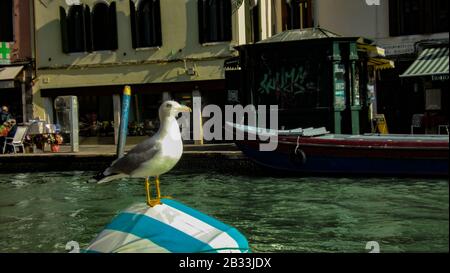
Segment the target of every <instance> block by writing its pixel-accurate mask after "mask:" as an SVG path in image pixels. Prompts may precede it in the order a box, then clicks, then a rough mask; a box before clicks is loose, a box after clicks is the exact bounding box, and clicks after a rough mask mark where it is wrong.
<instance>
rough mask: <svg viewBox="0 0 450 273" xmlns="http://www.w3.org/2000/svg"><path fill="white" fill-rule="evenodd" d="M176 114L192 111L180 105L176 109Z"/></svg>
mask: <svg viewBox="0 0 450 273" xmlns="http://www.w3.org/2000/svg"><path fill="white" fill-rule="evenodd" d="M177 111H178V112H192V109H191V108H190V107H187V106H186V105H180V106H179V107H177Z"/></svg>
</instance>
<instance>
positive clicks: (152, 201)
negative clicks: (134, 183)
mask: <svg viewBox="0 0 450 273" xmlns="http://www.w3.org/2000/svg"><path fill="white" fill-rule="evenodd" d="M146 185H148V186H146V187H147V189H148V190H147V205H149V206H150V207H154V206H156V205H161V192H160V190H159V178H158V177H156V180H155V186H156V199H152V197H151V191H150V190H149V188H150V182H149V180H148V178H147V179H146Z"/></svg>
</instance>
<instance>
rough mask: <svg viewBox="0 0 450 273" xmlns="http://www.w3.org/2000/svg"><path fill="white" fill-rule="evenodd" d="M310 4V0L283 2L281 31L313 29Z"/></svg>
mask: <svg viewBox="0 0 450 273" xmlns="http://www.w3.org/2000/svg"><path fill="white" fill-rule="evenodd" d="M283 2H284V1H283ZM311 2H312V1H311V0H287V1H285V4H284V7H283V30H290V29H303V28H310V27H313V21H312V6H311V5H312V3H311Z"/></svg>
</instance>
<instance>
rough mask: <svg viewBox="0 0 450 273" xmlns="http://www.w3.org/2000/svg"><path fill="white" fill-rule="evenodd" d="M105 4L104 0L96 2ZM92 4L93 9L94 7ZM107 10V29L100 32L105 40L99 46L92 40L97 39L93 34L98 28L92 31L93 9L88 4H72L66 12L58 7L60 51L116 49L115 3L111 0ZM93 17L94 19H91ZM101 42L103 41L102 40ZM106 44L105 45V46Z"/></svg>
mask: <svg viewBox="0 0 450 273" xmlns="http://www.w3.org/2000/svg"><path fill="white" fill-rule="evenodd" d="M99 4H100V5H107V4H106V3H104V2H98V3H96V4H95V6H97V5H99ZM95 6H94V9H95ZM107 6H108V10H107V18H108V27H107V29H108V30H109V31H107V32H105V31H103V32H102V35H101V37H102V38H103V39H105V40H106V42H105V43H104V44H102V46H101V47H99V46H97V45H98V44H97V43H95V42H94V40H96V41H98V40H97V39H96V38H95V37H94V36H95V35H96V32H98V30H97V29H96V30H95V31H94V27H93V25H95V22H93V21H95V18H93V17H94V16H95V15H94V10H93V11H92V13H91V10H90V8H89V6H88V5H84V4H82V5H72V6H70V7H69V10H68V12H66V9H65V8H63V7H59V11H60V27H61V43H62V51H63V52H64V53H66V54H68V53H86V52H92V51H93V50H117V49H118V42H117V18H116V3H115V2H111V3H110V4H109V5H107ZM93 19H94V20H93ZM105 33H106V34H105ZM102 42H103V41H102ZM105 45H106V46H105Z"/></svg>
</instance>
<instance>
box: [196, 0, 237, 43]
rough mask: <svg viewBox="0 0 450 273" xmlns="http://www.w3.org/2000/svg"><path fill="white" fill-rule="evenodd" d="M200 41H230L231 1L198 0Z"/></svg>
mask: <svg viewBox="0 0 450 273" xmlns="http://www.w3.org/2000/svg"><path fill="white" fill-rule="evenodd" d="M198 22H199V40H200V43H202V44H203V43H209V42H224V41H231V39H232V33H231V1H230V0H198Z"/></svg>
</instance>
